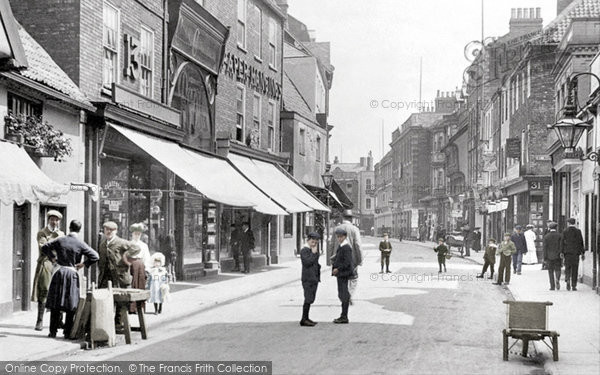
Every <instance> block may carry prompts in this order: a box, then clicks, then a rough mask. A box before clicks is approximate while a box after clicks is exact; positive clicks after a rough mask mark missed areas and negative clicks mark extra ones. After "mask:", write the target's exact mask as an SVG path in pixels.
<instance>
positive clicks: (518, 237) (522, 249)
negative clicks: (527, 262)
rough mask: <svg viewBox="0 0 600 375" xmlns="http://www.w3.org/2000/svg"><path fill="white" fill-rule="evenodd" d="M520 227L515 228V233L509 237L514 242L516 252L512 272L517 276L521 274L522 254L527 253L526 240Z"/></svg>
mask: <svg viewBox="0 0 600 375" xmlns="http://www.w3.org/2000/svg"><path fill="white" fill-rule="evenodd" d="M522 229H523V228H522V227H521V226H520V225H517V226H515V231H514V232H513V234H512V235H511V236H510V240H511V241H512V242H514V244H515V247H516V248H517V252H516V253H515V254H514V255H513V258H512V260H513V271H514V272H515V273H516V274H517V275H520V274H521V264H522V263H523V254H525V253H527V240H526V239H525V235H524V234H523V232H522Z"/></svg>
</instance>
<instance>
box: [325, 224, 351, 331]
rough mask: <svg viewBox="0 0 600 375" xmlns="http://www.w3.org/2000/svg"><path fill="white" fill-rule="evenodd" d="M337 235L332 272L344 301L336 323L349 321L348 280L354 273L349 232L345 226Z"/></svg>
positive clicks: (337, 230) (338, 230) (338, 229)
mask: <svg viewBox="0 0 600 375" xmlns="http://www.w3.org/2000/svg"><path fill="white" fill-rule="evenodd" d="M335 236H336V239H337V242H338V247H337V250H336V253H335V259H334V260H333V264H332V266H331V268H332V274H333V276H335V277H337V286H338V298H339V299H340V301H341V302H342V314H341V315H340V317H339V318H337V319H334V320H333V322H334V323H336V324H345V323H348V322H349V320H348V306H349V305H350V292H349V291H348V281H349V279H350V278H351V277H352V275H353V273H354V260H353V257H352V247H350V244H349V243H348V233H347V232H346V230H345V229H344V228H339V227H338V228H337V229H336V230H335Z"/></svg>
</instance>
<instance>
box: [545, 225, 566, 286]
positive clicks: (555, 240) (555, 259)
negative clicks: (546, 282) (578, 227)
mask: <svg viewBox="0 0 600 375" xmlns="http://www.w3.org/2000/svg"><path fill="white" fill-rule="evenodd" d="M557 227H558V224H556V223H549V224H548V228H549V230H550V231H549V232H548V233H547V234H546V235H545V236H544V263H546V265H547V268H548V277H549V279H550V290H555V289H560V268H561V267H562V259H561V253H562V244H563V240H562V236H561V235H560V234H559V233H558V232H557V231H556V228H557Z"/></svg>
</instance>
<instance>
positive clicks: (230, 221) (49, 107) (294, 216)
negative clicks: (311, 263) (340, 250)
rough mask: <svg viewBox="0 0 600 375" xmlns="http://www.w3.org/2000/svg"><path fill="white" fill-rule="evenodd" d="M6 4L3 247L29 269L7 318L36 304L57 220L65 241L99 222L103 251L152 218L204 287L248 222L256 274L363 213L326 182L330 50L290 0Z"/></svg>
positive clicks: (156, 239) (8, 302)
mask: <svg viewBox="0 0 600 375" xmlns="http://www.w3.org/2000/svg"><path fill="white" fill-rule="evenodd" d="M0 11H1V13H0V15H1V18H2V23H3V25H4V34H3V35H0V49H1V51H0V70H1V72H0V113H2V114H3V115H6V117H5V123H4V128H3V131H2V132H0V136H1V139H0V154H1V155H2V160H3V163H2V164H3V167H2V171H0V177H1V178H0V202H1V204H0V242H2V243H3V244H5V245H6V244H8V245H6V246H4V247H3V249H4V250H2V251H3V252H4V253H5V254H4V255H7V256H8V257H10V258H11V259H12V262H4V263H3V266H1V269H0V275H1V276H0V281H1V285H2V286H1V287H0V316H3V315H7V314H10V313H12V312H13V311H19V310H27V309H29V296H30V294H31V284H32V279H33V271H34V270H35V265H36V259H37V257H38V248H37V243H36V233H37V231H38V230H39V229H40V228H41V227H43V226H44V225H45V219H46V217H45V216H46V215H45V214H46V212H47V211H48V210H50V209H56V210H59V211H60V212H61V213H62V214H63V216H64V220H63V221H62V223H61V225H62V227H63V230H64V229H65V227H66V225H68V222H69V221H70V220H72V219H80V220H82V221H83V223H84V239H85V240H86V241H87V242H88V243H90V244H91V245H92V246H93V247H96V246H97V244H98V241H99V232H100V231H101V226H102V223H103V222H104V221H107V220H112V221H115V222H116V223H117V224H118V225H119V235H120V236H121V237H124V238H128V237H129V232H128V231H129V226H130V225H131V224H133V223H137V222H143V223H145V224H146V226H147V228H148V231H147V235H148V243H149V247H150V250H151V251H152V252H154V251H161V252H164V253H165V254H166V255H167V258H168V259H170V261H171V263H172V264H173V266H174V270H175V272H176V273H177V276H178V278H179V279H182V280H191V279H196V278H198V277H203V276H206V275H210V274H213V273H216V272H218V270H219V269H221V268H224V269H228V268H229V267H232V266H233V262H232V258H231V249H230V246H229V241H230V233H231V230H232V227H233V226H239V225H240V224H241V223H242V222H249V223H250V227H251V229H252V230H253V231H254V234H255V237H256V249H255V253H254V254H253V257H254V264H255V265H257V264H261V263H263V264H264V263H277V262H279V261H281V260H283V259H286V258H293V257H294V256H295V254H296V252H297V250H298V249H299V246H300V244H301V243H302V241H303V237H304V235H305V233H306V232H307V231H309V230H318V231H323V230H324V227H325V226H326V224H327V222H328V220H327V219H328V218H329V215H330V214H331V213H332V212H335V211H337V210H342V209H344V208H348V207H351V205H352V204H351V202H349V200H348V198H347V197H345V196H344V194H343V191H340V190H339V189H338V191H337V194H335V193H333V192H331V191H330V189H332V187H331V186H325V184H324V181H327V179H323V178H322V175H324V174H326V172H327V171H328V160H327V158H328V156H327V155H328V145H329V136H330V131H331V129H332V126H331V125H330V124H329V123H328V120H327V119H328V112H329V92H330V89H331V87H332V80H333V73H334V67H333V65H332V64H331V61H330V44H329V43H323V42H318V41H316V39H315V36H314V32H313V31H311V30H309V29H308V28H307V27H306V25H304V24H303V23H302V22H301V21H299V20H297V19H295V18H294V17H293V16H291V15H290V14H288V4H287V1H286V0H277V1H275V0H203V1H202V0H168V1H167V0H150V1H139V0H101V1H97V0H81V1H68V2H65V1H52V0H48V1H36V2H23V1H16V0H15V1H10V3H9V1H7V0H2V1H0ZM336 186H337V185H336ZM338 188H339V186H338ZM333 197H335V199H334V198H333ZM330 198H331V199H330ZM342 201H343V202H342ZM90 276H91V277H92V278H93V277H94V272H92V273H91V274H90Z"/></svg>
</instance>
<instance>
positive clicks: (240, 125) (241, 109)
mask: <svg viewBox="0 0 600 375" xmlns="http://www.w3.org/2000/svg"><path fill="white" fill-rule="evenodd" d="M236 111H237V120H236V129H235V139H236V141H239V142H243V141H244V130H245V129H244V127H245V113H246V88H245V87H244V86H242V85H238V86H237V95H236Z"/></svg>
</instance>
